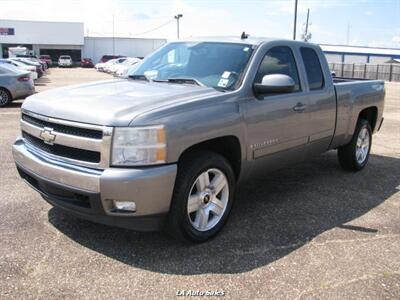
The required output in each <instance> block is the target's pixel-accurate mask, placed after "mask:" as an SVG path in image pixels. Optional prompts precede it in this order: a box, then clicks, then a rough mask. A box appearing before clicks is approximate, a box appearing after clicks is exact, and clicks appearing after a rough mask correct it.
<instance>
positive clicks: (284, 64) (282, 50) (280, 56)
mask: <svg viewBox="0 0 400 300" xmlns="http://www.w3.org/2000/svg"><path fill="white" fill-rule="evenodd" d="M270 74H284V75H288V76H290V77H291V78H292V79H293V81H294V83H295V88H294V90H293V92H297V91H300V81H299V74H298V72H297V67H296V61H295V59H294V56H293V52H292V50H291V49H290V48H289V47H286V46H279V47H274V48H272V49H270V50H269V51H268V52H267V54H265V56H264V58H263V60H262V62H261V64H260V67H259V69H258V72H257V75H256V79H255V82H256V83H261V81H262V79H263V77H264V76H265V75H270ZM275 95H276V94H275Z"/></svg>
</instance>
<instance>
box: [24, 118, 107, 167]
mask: <svg viewBox="0 0 400 300" xmlns="http://www.w3.org/2000/svg"><path fill="white" fill-rule="evenodd" d="M21 131H22V137H23V138H24V140H25V142H26V144H27V145H29V149H30V150H31V151H32V152H36V153H35V154H36V155H38V156H45V157H46V158H51V159H54V160H58V161H62V162H66V163H72V164H75V165H81V166H86V167H90V168H96V169H104V168H106V167H108V166H109V159H110V147H111V135H112V127H108V126H99V125H92V124H86V123H78V122H72V121H66V120H61V119H55V118H51V117H47V116H43V115H39V114H36V113H32V112H29V111H26V110H23V112H22V117H21ZM49 137H51V138H49Z"/></svg>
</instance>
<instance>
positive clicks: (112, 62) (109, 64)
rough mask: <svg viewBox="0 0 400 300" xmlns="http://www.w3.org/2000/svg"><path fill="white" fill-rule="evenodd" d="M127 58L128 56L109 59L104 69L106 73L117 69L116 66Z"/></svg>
mask: <svg viewBox="0 0 400 300" xmlns="http://www.w3.org/2000/svg"><path fill="white" fill-rule="evenodd" d="M126 60H127V58H126V57H121V58H117V59H115V60H109V61H108V62H106V63H105V65H104V67H103V71H104V72H106V73H113V72H114V70H115V67H116V66H119V65H121V64H122V63H124V62H125V61H126Z"/></svg>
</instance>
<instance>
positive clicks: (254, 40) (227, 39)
mask: <svg viewBox="0 0 400 300" xmlns="http://www.w3.org/2000/svg"><path fill="white" fill-rule="evenodd" d="M180 41H184V42H185V41H188V42H193V41H198V42H223V43H235V44H245V45H254V46H259V45H261V44H263V43H267V42H273V41H274V42H275V41H282V42H285V43H287V44H292V43H294V44H303V45H308V46H310V45H314V44H312V43H305V42H302V41H293V40H288V39H282V38H272V37H251V36H249V37H247V38H245V39H242V38H240V36H211V37H210V36H200V37H190V38H186V39H183V40H180Z"/></svg>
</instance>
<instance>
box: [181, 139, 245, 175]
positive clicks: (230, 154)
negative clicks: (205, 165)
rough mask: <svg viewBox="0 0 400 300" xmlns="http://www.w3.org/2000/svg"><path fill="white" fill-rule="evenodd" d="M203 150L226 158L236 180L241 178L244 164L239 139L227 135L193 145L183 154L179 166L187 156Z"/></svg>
mask: <svg viewBox="0 0 400 300" xmlns="http://www.w3.org/2000/svg"><path fill="white" fill-rule="evenodd" d="M202 150H203V151H211V152H215V153H218V154H220V155H222V156H223V157H225V158H226V159H227V160H228V162H229V163H230V164H231V166H232V168H233V171H234V173H235V178H236V180H237V179H238V178H239V175H240V171H241V164H242V149H241V145H240V140H239V138H238V137H236V136H234V135H226V136H221V137H216V138H212V139H209V140H205V141H202V142H199V143H197V144H193V145H191V146H190V147H187V148H186V149H185V150H184V151H183V152H182V153H181V155H180V156H179V159H178V165H179V162H181V161H182V160H183V159H184V158H185V157H186V156H187V155H189V154H192V153H193V152H196V151H202Z"/></svg>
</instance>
